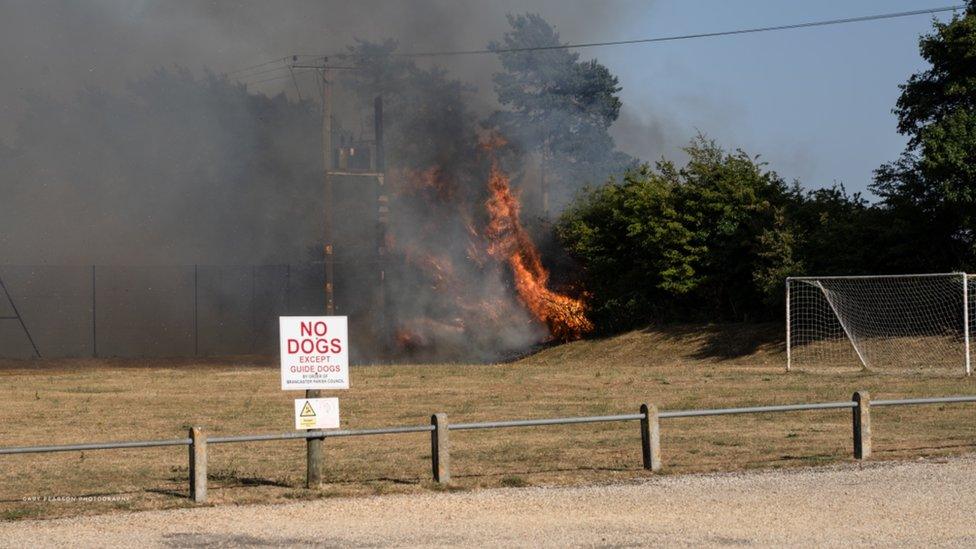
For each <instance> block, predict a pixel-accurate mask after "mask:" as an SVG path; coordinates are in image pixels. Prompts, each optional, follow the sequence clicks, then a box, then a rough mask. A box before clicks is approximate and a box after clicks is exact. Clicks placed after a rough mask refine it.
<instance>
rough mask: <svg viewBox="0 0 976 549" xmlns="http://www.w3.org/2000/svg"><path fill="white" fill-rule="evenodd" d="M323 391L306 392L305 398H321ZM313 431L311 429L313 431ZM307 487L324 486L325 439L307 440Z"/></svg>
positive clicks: (310, 390)
mask: <svg viewBox="0 0 976 549" xmlns="http://www.w3.org/2000/svg"><path fill="white" fill-rule="evenodd" d="M320 396H322V391H320V390H318V389H309V390H307V391H305V398H319V397H320ZM311 430H312V429H309V431H311ZM305 440H306V443H305V469H306V473H305V487H306V488H309V489H316V488H319V487H321V486H322V443H323V442H324V441H325V439H324V438H308V439H305Z"/></svg>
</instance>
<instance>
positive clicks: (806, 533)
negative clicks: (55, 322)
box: [0, 457, 976, 547]
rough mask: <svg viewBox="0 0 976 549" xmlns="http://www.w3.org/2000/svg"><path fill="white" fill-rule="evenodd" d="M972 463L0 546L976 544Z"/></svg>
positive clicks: (358, 510) (656, 486) (387, 501)
mask: <svg viewBox="0 0 976 549" xmlns="http://www.w3.org/2000/svg"><path fill="white" fill-rule="evenodd" d="M973 509H976V457H965V458H954V459H949V460H941V461H917V462H901V463H881V464H869V465H865V466H858V465H845V466H837V467H826V468H815V469H801V470H790V471H763V472H746V473H735V474H715V475H688V476H673V477H668V476H665V477H659V478H654V479H650V480H641V481H635V482H634V483H629V484H614V485H606V486H586V487H572V488H513V489H502V490H483V491H477V492H463V493H461V492H459V493H434V492H430V493H425V494H420V495H397V496H377V497H369V498H342V499H323V500H316V501H308V502H301V503H289V504H281V505H252V506H241V507H230V506H223V507H210V508H203V509H182V510H174V511H152V512H142V513H129V514H116V515H104V516H97V517H79V518H71V519H58V520H51V521H23V522H12V523H9V522H8V523H0V546H4V547H6V546H10V547H26V546H50V545H63V546H72V547H78V546H132V545H140V546H161V547H183V546H192V547H229V546H265V545H273V546H275V545H280V546H293V545H298V546H311V545H314V546H353V547H362V546H371V547H372V546H387V545H398V546H430V545H434V546H455V545H477V546H485V545H489V546H567V545H583V546H632V545H679V546H683V545H688V546H692V545H693V546H723V545H763V546H768V545H793V546H796V545H800V546H811V545H817V546H824V545H826V546H841V545H847V546H850V545H871V546H876V545H912V546H920V545H926V546H933V545H935V546H973V545H976V521H974V519H973Z"/></svg>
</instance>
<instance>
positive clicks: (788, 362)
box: [786, 277, 793, 372]
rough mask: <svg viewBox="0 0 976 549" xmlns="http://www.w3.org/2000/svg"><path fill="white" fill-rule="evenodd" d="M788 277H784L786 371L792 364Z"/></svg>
mask: <svg viewBox="0 0 976 549" xmlns="http://www.w3.org/2000/svg"><path fill="white" fill-rule="evenodd" d="M790 343H791V341H790V279H789V277H787V278H786V371H787V372H789V371H790V367H791V366H792V365H793V349H791V348H790Z"/></svg>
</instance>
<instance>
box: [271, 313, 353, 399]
mask: <svg viewBox="0 0 976 549" xmlns="http://www.w3.org/2000/svg"><path fill="white" fill-rule="evenodd" d="M278 325H279V333H280V336H281V388H282V389H284V390H296V391H297V390H305V389H348V388H349V333H348V332H349V329H348V326H347V323H346V317H344V316H283V317H280V318H279V319H278Z"/></svg>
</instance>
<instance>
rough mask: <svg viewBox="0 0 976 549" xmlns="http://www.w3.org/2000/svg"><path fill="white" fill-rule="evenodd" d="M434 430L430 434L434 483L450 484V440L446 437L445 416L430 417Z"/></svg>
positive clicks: (446, 423) (435, 415) (446, 424)
mask: <svg viewBox="0 0 976 549" xmlns="http://www.w3.org/2000/svg"><path fill="white" fill-rule="evenodd" d="M430 424H431V425H433V426H434V430H433V431H431V432H430V463H431V467H432V469H433V472H434V482H438V483H440V484H448V483H450V482H451V440H450V437H449V436H448V430H449V426H448V422H447V414H434V415H432V416H430Z"/></svg>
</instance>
